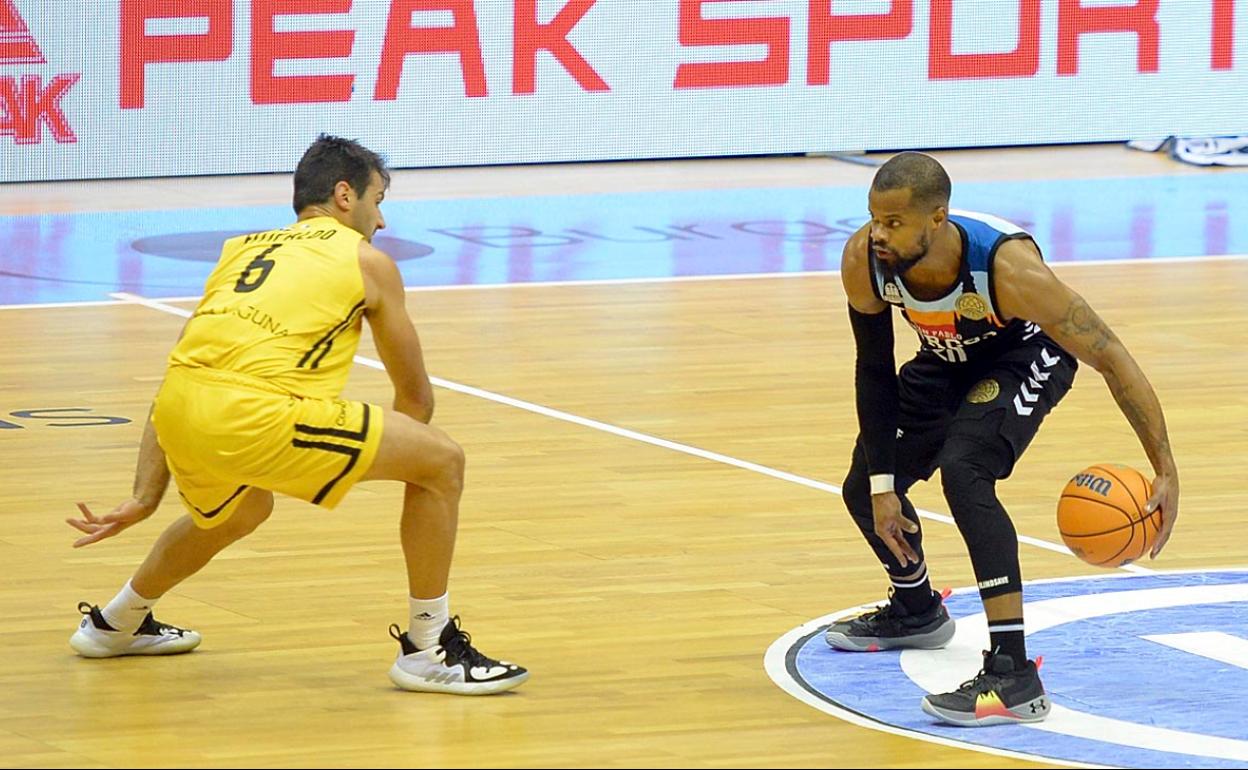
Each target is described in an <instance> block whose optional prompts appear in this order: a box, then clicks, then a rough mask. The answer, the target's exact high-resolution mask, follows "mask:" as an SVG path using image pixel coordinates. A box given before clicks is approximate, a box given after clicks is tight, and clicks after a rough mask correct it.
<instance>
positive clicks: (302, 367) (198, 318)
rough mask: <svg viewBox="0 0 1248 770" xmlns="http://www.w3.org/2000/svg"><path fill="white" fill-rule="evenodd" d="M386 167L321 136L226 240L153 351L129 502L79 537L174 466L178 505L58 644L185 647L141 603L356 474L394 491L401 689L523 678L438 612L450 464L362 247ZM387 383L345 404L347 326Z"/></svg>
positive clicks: (395, 280) (159, 490) (156, 650)
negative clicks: (407, 612)
mask: <svg viewBox="0 0 1248 770" xmlns="http://www.w3.org/2000/svg"><path fill="white" fill-rule="evenodd" d="M389 180H390V176H389V173H388V171H387V170H386V167H385V163H384V161H383V160H382V159H381V158H380V157H378V156H377V155H376V154H374V153H373V152H371V151H369V150H368V149H366V148H364V147H363V146H361V145H359V144H358V143H356V142H353V141H349V140H344V139H340V138H337V137H331V136H325V135H322V136H321V137H320V138H319V139H318V140H317V141H316V142H315V143H314V144H313V145H312V146H311V147H310V148H309V149H308V151H307V152H306V153H305V154H304V156H303V158H302V160H300V162H299V166H298V168H297V169H296V171H295V195H294V208H295V211H296V213H297V215H298V220H297V221H296V222H295V223H294V224H293V225H290V226H288V227H284V228H281V229H279V230H271V231H268V232H262V233H252V234H250V235H244V236H240V237H238V238H233V239H231V240H229V241H227V242H226V244H225V247H224V248H223V249H222V253H221V259H220V262H219V263H218V264H217V267H216V269H215V270H214V271H213V273H212V275H211V276H209V278H208V282H207V285H206V287H205V291H204V298H203V300H202V301H201V302H200V303H199V306H198V307H197V308H196V309H195V312H194V314H193V315H192V316H191V318H190V320H189V321H188V322H187V324H186V327H185V328H184V329H183V331H182V336H181V338H180V339H179V341H178V343H177V345H176V346H175V347H174V349H173V353H172V354H171V355H170V356H169V368H168V372H167V373H166V375H165V381H164V383H163V384H162V386H161V388H160V390H159V392H158V393H157V395H156V399H155V402H154V404H153V405H152V411H151V415H150V417H149V419H148V423H147V426H146V428H145V430H144V435H143V442H142V446H141V448H140V450H139V462H138V468H137V470H136V473H135V484H134V496H133V497H132V498H131V499H129V500H127V501H125V502H123V503H122V504H121V505H119V506H118V507H117V508H116V509H115V510H114V511H113V512H112V513H110V514H108V515H107V516H101V517H96V516H95V515H94V514H93V513H92V512H91V511H90V510H89V509H88V508H87V507H86V506H84V505H79V509H80V510H81V512H82V518H81V519H70V520H69V523H70V524H71V525H73V526H74V527H75V528H77V529H78V530H80V531H82V532H83V533H85V536H84V537H82V538H80V539H79V540H78V541H77V542H75V543H74V545H75V546H76V547H78V546H84V545H89V544H91V543H95V542H98V541H100V540H103V539H104V538H107V537H111V536H113V535H116V534H118V533H119V532H121V531H123V530H124V529H126V528H127V527H130V526H132V525H134V524H137V523H138V522H140V521H142V520H143V519H146V518H147V517H148V516H150V515H151V514H152V513H153V512H154V511H155V510H156V507H157V505H158V504H159V503H160V500H161V498H162V497H163V496H164V492H165V489H166V487H167V486H168V483H169V479H170V477H171V476H172V478H173V479H174V481H175V482H176V484H177V488H178V494H179V496H180V497H181V500H182V503H183V505H184V506H185V507H186V510H187V514H188V515H186V516H183V517H181V518H180V519H178V520H177V521H175V522H174V523H173V524H172V525H171V526H170V527H169V528H168V529H166V530H165V532H164V533H163V534H162V535H161V536H160V538H159V539H158V540H157V542H156V544H155V546H154V547H153V548H152V550H151V552H150V553H149V554H148V557H147V559H146V560H145V561H144V562H143V564H142V565H141V566H140V567H139V569H138V571H137V572H136V573H135V574H134V576H133V577H132V578H131V580H130V581H129V582H128V583H126V585H125V586H124V587H123V588H122V589H121V591H120V592H119V593H118V594H117V596H116V597H115V598H114V599H113V600H112V601H111V602H109V603H108V604H106V605H105V606H104V607H102V608H101V607H98V606H92V605H90V604H87V603H85V602H84V603H82V604H80V605H79V610H80V611H81V612H82V613H83V615H84V617H83V619H82V621H81V623H80V625H79V628H78V630H77V631H76V632H75V633H74V635H73V637H72V638H71V639H70V645H71V646H72V647H73V648H74V650H76V651H77V652H78V653H79V654H80V655H83V656H85V657H91V658H101V657H114V656H118V655H164V654H171V653H180V652H188V651H190V650H192V649H194V648H195V647H196V646H198V645H199V642H200V635H199V634H198V633H197V632H195V631H191V630H187V629H181V628H177V627H175V626H170V625H167V624H163V623H159V622H157V621H156V620H154V618H153V616H152V611H151V609H152V606H153V605H154V604H155V602H156V600H157V599H159V598H160V597H161V596H163V595H164V594H165V593H166V592H168V591H169V590H170V589H172V588H173V587H174V586H176V585H177V584H179V583H180V582H182V581H183V580H185V579H186V578H188V577H190V576H191V575H193V574H194V573H196V572H197V571H199V570H200V569H201V568H202V567H203V566H204V565H205V564H207V563H208V561H209V560H211V559H212V557H213V556H215V555H216V554H217V553H218V552H220V551H221V550H222V549H223V548H225V547H226V546H228V545H229V544H230V543H233V542H234V541H236V540H238V539H240V538H242V537H244V536H245V535H247V534H249V533H250V532H252V531H253V530H254V529H255V528H256V527H257V526H259V525H260V524H261V523H263V522H264V520H265V519H267V518H268V516H269V514H270V512H271V511H272V510H273V494H274V493H275V492H278V493H282V494H286V495H290V496H292V497H297V498H300V499H302V500H307V501H308V502H310V503H314V504H317V505H321V506H324V507H326V508H333V507H334V506H336V505H337V504H338V503H339V502H341V500H342V498H343V496H344V495H346V493H347V491H348V490H350V489H351V487H352V486H353V485H354V484H355V483H356V482H357V481H362V480H366V479H392V480H396V481H402V482H404V483H405V484H406V485H407V490H406V494H405V496H404V504H403V518H402V523H401V538H402V544H403V553H404V556H405V558H406V561H407V572H408V590H409V597H410V608H411V619H410V625H409V627H408V630H407V631H406V632H401V631H400V630H399V629H398V627H397V626H392V627H391V635H392V636H393V637H394V638H395V639H396V640H397V641H398V642H399V645H400V649H399V655H398V657H397V659H396V661H395V663H394V665H393V666H392V667H391V669H390V678H391V680H392V681H393V682H394V683H395V684H396V685H397V686H399V687H401V688H403V689H407V690H420V691H430V692H449V693H456V694H461V695H483V694H490V693H496V692H502V691H504V690H508V689H511V688H512V687H515V686H516V685H518V684H520V683H521V682H523V681H524V680H525V679H527V678H528V672H527V671H526V670H525V669H523V668H521V667H520V666H517V665H515V664H512V663H507V662H506V661H498V660H493V659H491V658H488V657H486V656H485V655H483V654H481V653H480V652H479V651H477V650H476V649H475V648H474V647H473V646H472V644H471V643H470V640H469V636H468V634H467V633H466V632H464V631H463V630H461V629H460V627H459V619H458V617H454V618H452V617H451V616H450V611H449V607H448V595H447V578H448V575H449V572H450V564H451V556H452V552H453V550H454V545H455V530H456V523H457V519H458V508H459V497H460V492H461V490H462V487H463V473H464V456H463V451H462V450H461V449H460V447H459V446H458V445H457V444H456V443H455V442H454V441H452V440H451V439H450V438H449V437H448V436H447V435H446V434H445V433H443V432H442V431H440V430H438V429H437V428H435V427H433V426H431V425H429V424H428V423H429V419H430V417H431V416H432V413H433V390H432V387H431V386H430V383H429V375H428V373H427V372H426V370H425V364H424V360H423V356H422V353H421V348H420V340H419V338H418V336H417V334H416V330H415V328H414V327H413V326H412V322H411V320H410V318H409V317H408V315H407V310H406V306H405V302H404V300H405V294H404V291H403V284H402V280H401V278H400V275H399V271H398V268H397V267H396V265H395V264H394V262H393V261H392V260H391V259H390V258H389V257H388V256H386V255H385V254H384V253H382V252H381V251H379V250H378V249H376V248H375V247H374V246H373V245H372V244H371V240H372V237H373V234H374V233H375V232H376V231H377V230H379V229H381V228H382V227H384V226H385V220H384V219H383V217H382V214H381V209H380V204H381V201H382V199H383V197H384V196H385V192H386V189H387V187H388V185H389ZM364 319H367V320H368V322H369V325H370V327H371V328H372V331H373V337H374V339H375V340H376V344H377V350H378V353H379V354H380V356H381V360H382V362H383V363H384V364H385V368H386V372H387V373H388V374H389V376H390V379H391V382H392V383H393V385H394V390H395V400H394V409H393V410H386V409H383V408H381V407H379V406H376V405H374V404H366V403H362V402H358V401H345V400H343V399H341V398H340V395H339V394H340V393H341V391H342V388H343V386H344V385H345V383H346V380H347V374H348V372H349V370H350V368H351V363H352V359H353V357H354V355H355V351H356V347H357V346H358V344H359V339H360V331H361V328H362V323H363V320H364Z"/></svg>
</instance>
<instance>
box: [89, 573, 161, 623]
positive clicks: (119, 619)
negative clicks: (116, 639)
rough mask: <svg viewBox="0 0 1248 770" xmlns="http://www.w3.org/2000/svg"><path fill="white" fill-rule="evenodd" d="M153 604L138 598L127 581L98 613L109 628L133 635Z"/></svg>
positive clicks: (152, 601) (149, 600)
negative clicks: (102, 616)
mask: <svg viewBox="0 0 1248 770" xmlns="http://www.w3.org/2000/svg"><path fill="white" fill-rule="evenodd" d="M155 604H156V600H155V599H147V598H144V597H142V596H139V595H138V593H136V592H135V590H134V588H132V587H131V585H130V581H129V580H127V581H126V584H125V585H124V586H122V588H121V591H119V592H118V593H117V595H116V596H114V597H113V600H112V601H111V602H109V603H108V604H106V605H105V606H104V608H103V609H102V610H100V612H101V613H102V614H103V615H104V620H105V621H106V622H107V623H108V624H109V625H110V626H112V627H113V628H115V629H117V630H118V631H122V632H124V633H127V634H133V633H134V632H135V631H137V630H138V628H139V624H140V623H142V622H143V618H145V617H147V613H149V612H151V611H152V606H153V605H155Z"/></svg>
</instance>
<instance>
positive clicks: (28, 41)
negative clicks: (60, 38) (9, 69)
mask: <svg viewBox="0 0 1248 770" xmlns="http://www.w3.org/2000/svg"><path fill="white" fill-rule="evenodd" d="M46 61H47V59H45V58H43V51H40V50H39V44H38V43H36V42H35V37H34V35H32V34H30V28H29V27H27V26H26V22H25V21H24V20H23V19H22V15H21V14H20V13H18V12H17V6H15V5H13V0H0V65H3V64H43V63H44V62H46Z"/></svg>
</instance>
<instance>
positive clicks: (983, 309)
mask: <svg viewBox="0 0 1248 770" xmlns="http://www.w3.org/2000/svg"><path fill="white" fill-rule="evenodd" d="M953 307H954V309H955V310H957V311H958V315H960V316H962V317H963V318H969V319H971V320H972V321H982V320H984V319H985V318H987V317H988V303H987V302H985V301H984V298H983V297H981V296H979V295H978V294H976V293H975V292H973V291H968V292H966V293H965V294H963V295H962V296H960V297H958V299H957V301H956V302H954V303H953Z"/></svg>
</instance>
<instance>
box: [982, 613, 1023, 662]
mask: <svg viewBox="0 0 1248 770" xmlns="http://www.w3.org/2000/svg"><path fill="white" fill-rule="evenodd" d="M988 640H989V641H988V646H989V648H990V649H991V650H992V651H993V652H994V653H996V654H999V655H1009V656H1010V658H1011V659H1012V660H1013V661H1014V669H1015V670H1016V671H1017V670H1018V669H1021V668H1023V667H1025V666H1026V665H1027V643H1026V642H1025V641H1024V639H1023V619H1022V618H1009V619H1005V620H990V621H988Z"/></svg>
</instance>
